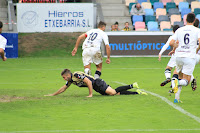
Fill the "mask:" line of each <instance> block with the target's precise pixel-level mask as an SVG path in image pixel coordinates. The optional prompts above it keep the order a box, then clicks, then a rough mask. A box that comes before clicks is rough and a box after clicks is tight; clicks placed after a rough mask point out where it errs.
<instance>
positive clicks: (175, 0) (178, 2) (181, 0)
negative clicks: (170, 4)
mask: <svg viewBox="0 0 200 133" xmlns="http://www.w3.org/2000/svg"><path fill="white" fill-rule="evenodd" d="M183 1H184V0H174V2H175V3H176V5H177V6H178V5H179V4H180V2H183Z"/></svg>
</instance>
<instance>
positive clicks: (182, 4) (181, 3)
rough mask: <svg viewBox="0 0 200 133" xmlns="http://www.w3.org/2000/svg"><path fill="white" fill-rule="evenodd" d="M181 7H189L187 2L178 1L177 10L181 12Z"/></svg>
mask: <svg viewBox="0 0 200 133" xmlns="http://www.w3.org/2000/svg"><path fill="white" fill-rule="evenodd" d="M183 8H189V3H188V2H180V3H179V5H178V9H179V12H181V11H182V9H183Z"/></svg>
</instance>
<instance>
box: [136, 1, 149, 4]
mask: <svg viewBox="0 0 200 133" xmlns="http://www.w3.org/2000/svg"><path fill="white" fill-rule="evenodd" d="M137 2H138V3H140V5H141V4H142V2H147V0H138V1H137Z"/></svg>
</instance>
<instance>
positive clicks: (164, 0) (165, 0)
mask: <svg viewBox="0 0 200 133" xmlns="http://www.w3.org/2000/svg"><path fill="white" fill-rule="evenodd" d="M161 1H162V3H163V5H164V6H166V4H167V3H168V2H172V0H161Z"/></svg>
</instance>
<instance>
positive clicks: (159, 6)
mask: <svg viewBox="0 0 200 133" xmlns="http://www.w3.org/2000/svg"><path fill="white" fill-rule="evenodd" d="M157 8H164V5H163V3H162V2H155V3H154V6H153V9H154V12H156V9H157Z"/></svg>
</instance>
